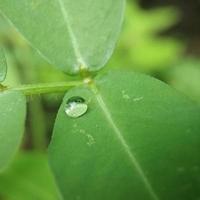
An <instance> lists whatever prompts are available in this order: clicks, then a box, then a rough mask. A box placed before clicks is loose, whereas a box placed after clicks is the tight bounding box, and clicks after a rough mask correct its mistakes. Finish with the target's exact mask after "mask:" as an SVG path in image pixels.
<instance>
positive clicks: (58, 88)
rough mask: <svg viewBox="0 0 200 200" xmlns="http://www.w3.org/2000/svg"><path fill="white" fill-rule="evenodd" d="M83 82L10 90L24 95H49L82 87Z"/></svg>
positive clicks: (43, 84) (24, 86) (32, 85)
mask: <svg viewBox="0 0 200 200" xmlns="http://www.w3.org/2000/svg"><path fill="white" fill-rule="evenodd" d="M82 84H83V82H82V81H70V82H55V83H40V84H31V85H21V86H19V87H15V88H8V90H15V91H20V92H22V93H24V95H26V96H29V95H39V94H48V93H58V92H65V91H66V90H68V89H70V88H72V87H74V86H79V85H82Z"/></svg>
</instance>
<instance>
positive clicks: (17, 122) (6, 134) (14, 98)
mask: <svg viewBox="0 0 200 200" xmlns="http://www.w3.org/2000/svg"><path fill="white" fill-rule="evenodd" d="M0 111H1V115H0V171H1V170H3V169H4V168H5V167H7V165H8V164H9V163H10V161H11V160H12V159H13V157H14V155H15V153H16V151H17V149H18V147H19V145H20V142H21V139H22V135H23V131H24V122H25V113H26V99H25V97H24V95H22V94H21V93H19V92H15V91H11V92H1V93H0Z"/></svg>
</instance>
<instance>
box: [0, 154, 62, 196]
mask: <svg viewBox="0 0 200 200" xmlns="http://www.w3.org/2000/svg"><path fill="white" fill-rule="evenodd" d="M0 199H3V200H4V199H6V200H36V199H37V200H59V199H60V195H59V192H58V190H57V187H56V185H55V183H54V179H53V176H52V174H51V172H50V169H49V166H48V161H47V156H46V155H45V154H41V153H34V152H32V153H20V154H19V155H18V156H17V157H16V160H15V162H14V163H13V164H12V165H11V166H10V168H9V169H8V170H6V171H5V172H4V173H2V174H0Z"/></svg>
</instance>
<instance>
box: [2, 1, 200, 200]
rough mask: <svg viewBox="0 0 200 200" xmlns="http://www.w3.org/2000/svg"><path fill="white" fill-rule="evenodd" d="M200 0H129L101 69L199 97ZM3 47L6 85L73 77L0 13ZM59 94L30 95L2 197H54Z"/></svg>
mask: <svg viewBox="0 0 200 200" xmlns="http://www.w3.org/2000/svg"><path fill="white" fill-rule="evenodd" d="M198 8H199V9H200V2H198V1H195V0H191V1H187V2H185V1H179V0H171V1H170V0H165V1H161V0H140V1H139V0H138V1H136V0H129V1H128V2H127V9H126V15H125V21H124V25H123V29H122V32H121V35H120V38H119V42H118V44H117V47H116V50H115V52H114V54H113V56H112V58H111V60H110V61H109V62H108V64H107V66H106V68H105V69H104V71H106V70H109V69H111V68H116V69H117V68H118V69H119V68H120V69H128V70H133V71H138V72H142V73H146V74H149V75H152V76H154V77H156V78H158V79H160V80H162V81H164V82H166V83H168V84H170V85H171V86H172V87H174V88H175V89H176V90H178V91H180V92H181V93H184V94H185V95H187V96H188V98H191V99H192V100H193V101H195V102H197V103H200V59H199V54H200V26H199V25H200V16H199V15H200V12H199V9H198ZM0 43H1V45H2V46H4V48H5V50H6V58H7V61H8V76H7V79H6V81H5V82H4V84H5V85H8V86H17V85H20V84H31V83H39V82H56V81H65V80H71V79H76V77H69V76H67V75H66V74H63V73H62V72H60V71H58V70H56V69H55V68H54V66H51V65H49V64H48V63H47V62H46V61H45V60H43V59H42V58H41V57H40V56H39V55H38V53H37V52H36V51H34V50H33V49H32V48H31V47H30V46H29V44H28V43H27V42H26V41H25V40H24V39H23V38H22V37H21V36H20V35H19V34H18V33H17V31H16V30H15V29H14V28H13V27H12V26H11V25H10V24H9V23H8V22H7V21H6V20H5V19H4V18H3V17H2V16H0ZM62 96H63V94H51V95H43V96H33V97H29V99H28V116H27V121H26V131H25V136H24V140H23V143H22V146H21V150H20V153H19V154H18V155H17V156H16V161H15V162H13V164H12V165H11V166H10V168H9V169H7V170H6V171H5V172H4V173H3V174H0V200H32V199H33V200H47V199H48V200H54V199H55V200H56V199H59V194H58V191H57V189H56V186H55V184H54V181H53V178H52V175H51V173H50V170H49V168H48V163H47V156H46V149H47V146H48V143H49V141H50V137H51V133H52V128H53V123H54V120H55V117H56V112H57V110H58V108H59V105H60V103H61V100H62Z"/></svg>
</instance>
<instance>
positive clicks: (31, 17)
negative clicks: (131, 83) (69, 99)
mask: <svg viewBox="0 0 200 200" xmlns="http://www.w3.org/2000/svg"><path fill="white" fill-rule="evenodd" d="M124 4H125V1H124V0H95V1H93V0H75V1H72V0H43V1H41V0H29V1H27V0H21V1H20V3H19V2H18V1H12V0H1V1H0V10H1V11H2V13H3V14H4V15H5V16H7V18H8V19H9V20H11V22H12V23H13V24H14V25H15V26H16V28H17V29H18V30H19V32H21V33H22V34H23V35H24V36H25V38H27V40H28V41H29V42H30V43H31V44H32V45H33V46H34V47H35V48H36V49H37V50H38V51H39V52H40V53H41V54H42V55H43V57H45V58H46V59H47V60H48V61H49V62H50V63H52V64H54V65H56V66H58V67H59V68H60V69H62V70H63V71H65V72H69V73H78V72H79V71H80V69H81V68H88V70H90V71H94V70H97V69H100V68H101V67H103V66H104V65H105V63H106V62H107V60H108V59H109V58H110V56H111V54H112V52H113V49H114V46H115V43H116V40H117V38H118V35H119V31H120V28H121V23H122V18H123V13H124Z"/></svg>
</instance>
